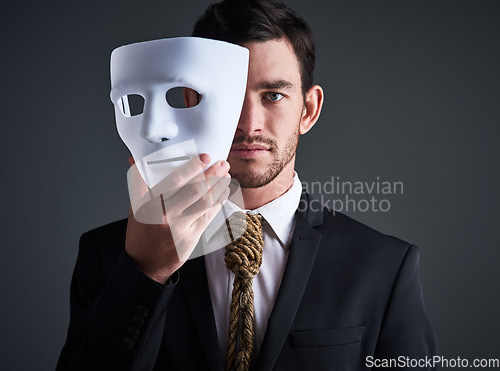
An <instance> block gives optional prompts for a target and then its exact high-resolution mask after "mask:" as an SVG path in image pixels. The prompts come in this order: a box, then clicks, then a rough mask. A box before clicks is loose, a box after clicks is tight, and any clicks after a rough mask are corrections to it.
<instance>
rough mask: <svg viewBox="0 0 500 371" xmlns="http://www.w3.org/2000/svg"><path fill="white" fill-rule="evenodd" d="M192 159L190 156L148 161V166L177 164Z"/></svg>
mask: <svg viewBox="0 0 500 371" xmlns="http://www.w3.org/2000/svg"><path fill="white" fill-rule="evenodd" d="M190 159H191V157H189V156H180V157H173V158H167V159H164V160H153V161H147V162H146V163H147V164H148V165H158V164H167V163H169V162H176V161H187V160H190Z"/></svg>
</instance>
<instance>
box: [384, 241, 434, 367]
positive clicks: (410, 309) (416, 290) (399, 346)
mask: <svg viewBox="0 0 500 371" xmlns="http://www.w3.org/2000/svg"><path fill="white" fill-rule="evenodd" d="M436 354H437V345H436V339H435V335H434V331H433V328H432V325H431V322H430V320H429V316H428V314H427V310H426V308H425V304H424V299H423V294H422V287H421V283H420V278H419V253H418V249H417V247H416V246H410V247H409V249H408V251H407V253H406V255H405V257H404V259H403V262H402V264H401V267H400V269H399V272H398V274H397V278H396V280H395V282H394V286H393V288H392V293H391V297H390V300H389V304H388V306H387V309H386V312H385V315H384V320H383V324H382V329H381V332H380V336H379V339H378V342H377V347H376V350H375V357H374V358H376V359H398V357H404V358H405V359H406V357H408V358H409V359H414V360H425V359H429V358H432V357H433V356H434V355H436ZM420 362H421V364H420V366H421V367H415V368H412V369H422V370H428V369H432V368H430V367H428V366H429V364H427V365H426V364H425V363H424V362H423V361H420ZM393 369H399V368H390V370H393Z"/></svg>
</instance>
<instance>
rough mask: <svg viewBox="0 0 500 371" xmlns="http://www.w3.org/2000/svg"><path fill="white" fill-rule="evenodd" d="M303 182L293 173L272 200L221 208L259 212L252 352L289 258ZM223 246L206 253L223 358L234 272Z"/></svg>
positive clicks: (260, 337) (257, 345)
mask: <svg viewBox="0 0 500 371" xmlns="http://www.w3.org/2000/svg"><path fill="white" fill-rule="evenodd" d="M301 193H302V185H301V182H300V180H299V177H298V175H297V173H295V174H294V180H293V185H292V187H291V188H290V189H289V190H288V191H287V192H285V193H284V194H283V195H281V196H280V197H278V198H276V199H275V200H273V201H271V202H269V203H267V204H265V205H263V206H261V207H259V208H257V209H255V210H241V209H240V208H239V207H238V206H236V205H235V204H234V203H232V202H231V201H227V202H226V204H225V206H224V209H225V210H224V211H225V213H226V215H227V216H229V215H231V214H232V213H233V212H235V211H244V212H250V213H253V214H260V215H262V217H263V218H264V220H263V222H262V235H263V240H264V246H263V255H262V266H261V267H260V270H259V273H258V274H257V276H256V277H255V278H254V280H253V286H252V287H253V291H254V313H255V327H254V332H255V340H256V341H255V347H254V354H257V353H258V352H259V350H260V346H261V344H262V340H263V338H264V334H265V332H266V328H267V321H268V319H269V316H270V314H271V311H272V309H273V306H274V302H275V301H276V296H277V294H278V290H279V287H280V284H281V279H282V277H283V272H284V270H285V265H286V261H287V258H288V247H289V245H290V242H291V238H292V233H293V228H294V226H295V218H294V216H295V212H296V210H297V208H298V206H299V202H300V197H301ZM214 233H215V231H213V230H210V228H207V230H205V235H206V236H208V237H205V238H207V239H208V240H210V237H211V236H212V235H213V234H214ZM224 253H225V249H224V248H219V249H217V250H215V251H214V252H211V253H209V254H206V255H205V266H206V270H207V278H208V286H209V289H210V296H211V299H212V306H213V311H214V316H215V324H216V327H217V334H218V336H219V344H220V348H221V355H222V357H223V359H225V357H226V348H227V335H228V327H229V311H230V306H231V295H232V291H233V281H234V273H233V272H231V271H230V270H229V269H227V267H226V263H225V262H224Z"/></svg>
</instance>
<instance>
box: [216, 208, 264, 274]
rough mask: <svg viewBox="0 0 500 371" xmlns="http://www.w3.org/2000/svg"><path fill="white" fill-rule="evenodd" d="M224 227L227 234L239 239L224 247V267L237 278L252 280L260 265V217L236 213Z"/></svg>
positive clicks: (261, 244) (262, 243)
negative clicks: (236, 236)
mask: <svg viewBox="0 0 500 371" xmlns="http://www.w3.org/2000/svg"><path fill="white" fill-rule="evenodd" d="M226 225H227V228H228V231H229V233H230V234H231V241H232V240H233V238H232V235H239V236H240V237H239V238H238V239H236V240H235V241H233V242H231V243H230V244H229V245H227V246H226V253H225V258H224V261H225V262H226V267H227V268H228V269H229V270H230V271H231V272H233V273H234V274H235V276H237V277H241V278H246V279H252V278H253V277H255V275H256V274H257V273H259V268H260V266H261V265H262V246H263V245H264V241H263V239H262V217H261V216H260V215H254V214H245V213H242V212H236V213H234V214H232V215H231V216H230V217H229V218H228V220H226Z"/></svg>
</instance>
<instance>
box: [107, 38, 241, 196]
mask: <svg viewBox="0 0 500 371" xmlns="http://www.w3.org/2000/svg"><path fill="white" fill-rule="evenodd" d="M248 55H249V52H248V49H246V48H243V47H241V46H238V45H234V44H229V43H226V42H222V41H216V40H210V39H202V38H196V37H180V38H173V39H162V40H154V41H146V42H140V43H136V44H130V45H125V46H122V47H119V48H117V49H115V50H114V51H113V53H112V54H111V101H112V102H113V104H114V105H115V116H116V124H117V128H118V133H119V134H120V137H121V138H122V140H123V141H124V142H125V144H126V146H127V147H128V148H129V150H130V152H131V153H132V156H133V157H134V160H135V163H136V165H137V168H138V170H139V173H140V175H141V177H142V178H143V179H144V181H145V182H146V184H147V185H148V186H149V187H150V188H152V187H153V186H155V185H156V184H157V183H158V182H159V181H160V180H162V179H163V178H165V177H166V176H167V175H168V174H170V173H171V172H172V171H173V170H174V169H175V168H177V167H179V166H181V165H183V164H185V163H186V162H187V161H188V160H189V159H191V158H192V157H193V156H198V155H199V154H201V153H208V154H209V155H210V157H211V164H210V165H212V164H213V163H215V162H216V161H220V160H225V159H226V158H227V155H228V154H229V150H230V147H231V143H232V140H233V137H234V133H235V131H236V127H237V125H238V120H239V117H240V113H241V108H242V105H243V100H244V97H245V89H246V81H247V74H248ZM179 87H182V88H191V89H193V90H195V91H196V92H198V93H199V94H200V95H201V100H199V103H198V104H197V105H196V106H194V107H190V108H174V107H171V106H170V105H169V102H168V101H167V92H169V91H172V90H171V89H173V88H179ZM141 97H142V98H141ZM134 100H138V106H137V107H135V106H134V103H135V102H134Z"/></svg>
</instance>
